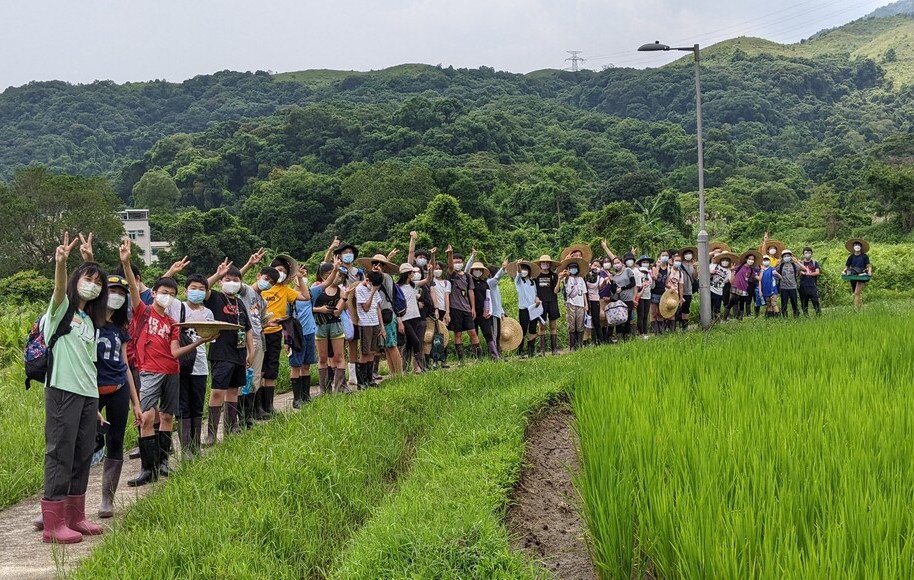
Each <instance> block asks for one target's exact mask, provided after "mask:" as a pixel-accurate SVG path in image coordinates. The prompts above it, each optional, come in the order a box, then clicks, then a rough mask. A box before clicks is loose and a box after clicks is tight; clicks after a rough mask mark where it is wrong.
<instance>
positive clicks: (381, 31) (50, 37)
mask: <svg viewBox="0 0 914 580" xmlns="http://www.w3.org/2000/svg"><path fill="white" fill-rule="evenodd" d="M886 3H888V0H875V1H870V2H866V1H862V0H834V1H831V2H828V1H823V0H805V1H804V0H768V1H767V2H760V1H758V0H751V1H750V0H690V1H688V2H686V1H684V0H681V1H679V2H674V1H672V0H581V1H578V2H572V1H568V0H447V1H444V0H333V1H324V2H314V1H307V0H259V1H256V2H254V1H250V0H248V1H245V0H3V2H2V4H0V7H2V8H0V10H2V12H0V14H2V16H3V27H2V30H3V41H2V46H3V48H2V51H0V89H3V88H6V87H8V86H18V85H22V84H25V83H27V82H29V81H32V80H51V79H60V80H66V81H70V82H91V81H93V80H96V79H110V80H114V81H117V82H124V81H142V80H149V79H156V78H158V79H162V78H164V79H167V80H170V81H181V80H184V79H187V78H190V77H192V76H194V75H198V74H206V73H211V72H215V71H218V70H224V69H232V70H240V71H245V70H251V71H254V70H258V69H259V70H272V71H294V70H302V69H309V68H333V69H345V70H370V69H379V68H384V67H388V66H392V65H395V64H401V63H405V62H423V63H428V64H439V63H441V64H443V65H444V66H447V65H454V66H455V67H471V68H474V67H478V66H480V65H486V66H492V67H495V68H497V69H499V70H508V71H513V72H529V71H531V70H536V69H541V68H562V67H564V66H568V64H569V63H566V62H564V59H565V58H566V57H567V56H568V55H567V54H566V53H565V51H566V50H581V51H582V56H583V57H584V58H589V60H588V61H587V62H586V63H585V64H584V65H583V66H585V67H587V68H594V69H599V68H601V67H602V66H605V65H610V64H612V65H615V66H636V67H639V68H641V67H645V66H655V65H658V64H662V63H663V62H665V61H666V60H669V56H670V55H655V54H644V53H642V54H638V53H637V52H634V49H635V48H636V47H637V46H639V45H640V44H642V43H644V42H650V41H653V40H660V41H661V42H665V43H668V44H694V43H695V42H699V43H701V44H702V45H706V44H710V43H713V42H716V41H720V40H724V39H726V38H730V37H733V36H740V35H750V36H761V37H765V38H769V39H772V40H777V41H780V42H796V41H798V40H800V39H801V38H805V37H808V36H809V35H811V34H813V33H815V32H816V31H818V30H820V29H822V28H826V27H831V26H837V25H840V24H843V23H845V22H848V21H850V20H853V19H855V18H859V17H860V16H863V15H865V14H867V13H869V12H871V11H872V10H873V9H874V8H877V7H879V6H881V5H883V4H886Z"/></svg>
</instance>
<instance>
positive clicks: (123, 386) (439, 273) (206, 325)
mask: <svg viewBox="0 0 914 580" xmlns="http://www.w3.org/2000/svg"><path fill="white" fill-rule="evenodd" d="M417 238H418V234H417V232H411V233H410V242H409V250H408V255H407V256H406V260H405V262H403V263H401V264H399V265H397V264H396V263H394V261H393V260H394V258H395V257H396V256H397V254H398V252H397V251H396V250H394V251H392V252H390V253H389V254H387V255H383V254H375V255H373V256H371V257H360V256H359V251H358V248H357V247H356V246H355V245H353V244H347V243H341V242H340V241H339V240H338V239H334V241H333V242H332V244H331V245H330V247H329V248H328V249H327V251H326V254H325V256H324V259H323V261H322V262H321V264H320V265H319V266H318V268H317V272H316V274H315V277H314V279H313V280H311V279H310V278H309V273H308V271H307V269H306V268H304V267H302V266H301V265H300V264H299V262H298V261H297V260H295V259H294V258H292V257H291V256H289V255H285V254H280V255H277V256H275V257H274V258H273V259H272V261H271V262H270V263H269V265H264V264H262V262H263V259H264V257H265V251H264V250H263V249H261V250H258V251H257V252H254V253H253V254H252V255H251V256H250V258H249V259H248V260H247V262H246V263H245V264H244V265H243V266H241V267H240V268H239V267H237V266H235V265H234V264H233V262H231V261H229V260H228V259H226V260H225V261H223V262H222V263H221V264H220V265H219V266H218V268H217V269H216V271H215V272H213V273H212V274H211V275H209V276H206V275H203V274H199V273H194V274H190V275H187V276H186V277H185V278H184V282H183V294H184V297H185V298H184V300H180V299H179V298H178V295H179V285H178V283H177V281H176V279H175V277H176V276H177V275H178V274H179V273H181V272H182V271H184V270H185V269H186V268H187V266H188V265H189V262H188V261H187V260H186V259H184V260H180V261H178V262H175V263H174V264H173V265H172V266H171V268H169V270H168V271H167V272H166V273H165V275H163V276H162V277H160V278H158V279H157V280H155V282H154V283H153V285H152V286H151V287H147V286H146V285H145V284H144V283H143V278H142V276H141V273H140V271H139V270H138V269H137V268H136V267H135V266H134V265H133V264H131V261H130V258H131V251H132V248H131V243H130V240H129V239H125V240H123V242H122V243H121V246H120V262H121V263H120V267H119V268H118V270H117V272H116V273H114V274H111V275H109V274H107V273H105V272H104V271H103V269H102V268H101V267H100V266H99V265H98V264H96V263H95V262H94V261H93V250H92V235H91V234H89V236H88V237H83V236H82V235H81V234H80V236H79V238H78V239H74V240H70V238H69V235H68V234H64V236H63V239H62V242H61V244H60V246H59V247H58V248H57V251H56V256H55V260H56V267H55V279H54V293H53V296H52V298H51V301H50V304H49V306H48V309H47V311H46V313H45V315H44V316H43V317H42V319H41V321H40V323H39V324H40V328H41V331H42V333H43V335H44V337H46V338H47V339H49V340H47V344H48V370H47V378H46V383H45V385H46V390H45V413H46V420H45V440H46V453H45V461H44V495H43V499H42V501H41V512H42V514H41V516H40V517H39V518H38V519H36V521H35V524H36V526H37V527H39V528H42V529H43V530H44V531H43V539H44V541H46V542H60V543H72V542H78V541H81V539H82V536H83V535H84V534H100V533H102V528H101V527H100V526H98V525H97V524H95V523H92V522H91V521H89V520H88V519H87V518H86V514H85V492H86V487H87V483H88V476H89V467H90V464H91V458H92V455H93V452H94V451H95V445H96V437H97V435H98V434H103V435H104V446H105V457H104V467H103V480H102V500H101V505H100V506H99V509H98V515H99V517H102V518H107V517H111V516H112V514H113V511H114V504H113V502H114V494H115V491H116V490H117V487H118V484H119V481H120V474H121V469H122V466H123V462H124V435H125V432H126V429H127V426H128V423H130V422H131V421H130V418H131V416H132V417H133V422H134V423H135V424H136V426H137V427H138V429H139V449H138V451H139V458H140V461H141V470H140V473H139V475H138V476H137V477H136V478H134V479H131V480H129V481H128V482H127V485H129V486H142V485H146V484H148V483H150V482H153V481H156V480H157V479H158V478H160V477H164V476H167V475H168V474H169V473H170V470H171V467H170V464H169V458H170V457H171V455H172V445H173V443H172V441H173V438H172V432H173V430H175V428H176V427H177V429H176V430H177V431H178V438H179V441H180V445H181V450H182V454H183V455H184V457H185V458H186V459H192V458H194V457H195V456H196V455H197V454H198V453H199V452H200V449H201V447H204V446H207V445H212V444H214V443H215V442H216V440H217V437H216V436H217V431H218V428H219V426H220V422H221V423H222V426H223V433H224V435H230V434H232V433H235V432H237V431H239V430H241V429H243V428H247V427H250V426H251V425H252V424H253V422H254V421H256V420H266V419H269V418H270V417H271V416H272V415H273V414H274V413H275V408H274V393H275V389H276V385H277V380H278V379H279V375H280V366H281V365H280V361H281V358H282V356H283V353H286V355H287V356H288V361H289V367H290V374H289V378H290V381H291V386H292V392H293V407H295V408H300V407H301V406H302V405H304V404H306V403H307V402H308V401H309V400H310V397H311V384H312V380H311V374H312V367H314V366H316V367H317V374H318V380H317V383H318V389H319V391H320V393H321V394H330V393H346V392H351V390H352V388H353V387H354V388H355V389H363V388H368V387H372V386H375V385H377V383H378V381H379V380H380V379H381V376H380V374H379V371H380V367H379V363H380V361H381V359H384V360H386V366H387V371H388V373H389V374H390V375H392V376H397V375H402V374H409V373H421V372H426V371H428V370H430V369H432V368H433V367H435V366H441V367H446V366H447V361H448V359H449V356H448V348H449V346H450V345H453V353H454V355H455V357H456V360H457V361H458V362H460V363H462V362H463V361H464V360H465V359H466V358H468V357H472V358H477V359H478V358H483V357H488V358H491V359H501V358H503V357H504V356H505V355H506V354H508V353H509V352H511V351H514V352H515V353H516V354H517V355H518V356H520V357H533V356H536V355H537V354H540V355H545V354H546V353H547V352H551V353H552V354H556V353H557V352H558V350H559V341H558V330H557V325H558V321H559V319H560V318H561V316H562V309H561V308H560V304H561V303H564V312H565V319H566V323H567V328H568V337H569V347H570V348H571V349H572V350H574V349H578V348H580V347H582V346H583V345H585V344H588V343H590V344H603V343H610V342H615V341H617V340H619V339H623V340H624V339H628V338H632V337H635V336H637V335H639V334H640V335H641V336H642V337H645V338H646V337H648V336H649V335H650V334H651V333H654V334H662V333H665V332H671V331H674V330H676V329H677V328H679V329H685V328H687V327H688V324H689V319H690V315H689V312H690V309H691V307H692V297H693V296H694V295H696V294H697V293H698V286H699V285H698V274H699V271H698V262H697V260H696V258H697V253H698V250H697V249H696V248H694V247H688V248H682V249H673V250H663V251H661V252H660V253H659V255H658V256H656V258H654V257H651V256H647V255H640V256H637V257H636V254H637V251H636V249H635V248H632V249H631V251H630V252H627V253H625V254H623V255H621V256H619V255H616V254H614V253H613V252H612V251H611V250H610V248H609V247H608V245H607V244H606V242H605V241H603V242H602V243H601V247H602V250H603V254H604V255H603V257H600V258H596V259H595V258H594V255H593V252H592V249H591V247H590V246H589V245H586V244H576V245H573V246H571V247H569V248H566V249H565V250H564V251H563V252H562V253H561V255H560V257H559V260H553V259H552V257H551V256H549V255H542V256H540V257H539V258H538V259H536V260H524V259H520V260H515V261H508V260H507V259H505V260H504V261H502V263H501V264H499V265H486V264H484V263H483V262H482V261H479V260H478V257H479V256H478V252H476V251H475V250H474V251H472V252H471V253H470V254H469V256H467V257H464V256H463V255H462V254H460V253H458V252H455V251H454V250H453V248H452V247H451V246H448V247H447V248H446V249H445V251H444V254H443V255H440V254H439V252H438V250H437V248H431V249H428V250H422V249H417V248H416V241H417ZM77 245H79V251H80V253H81V255H82V258H83V263H82V264H81V265H80V266H79V267H78V268H76V270H74V271H73V272H72V273H71V274H69V275H68V274H67V262H68V258H69V255H70V253H71V252H72V250H73V249H74V248H75V247H76V246H77ZM848 248H849V250H850V251H851V254H850V256H849V257H848V261H847V265H846V269H845V271H844V274H845V275H846V277H847V278H848V279H849V280H850V281H851V285H852V290H853V291H854V294H855V299H856V300H858V301H859V299H860V296H861V292H862V288H863V285H864V284H865V282H866V280H867V279H868V276H869V275H870V274H871V273H872V266H871V265H870V263H869V258H868V257H867V254H866V252H867V250H868V245H867V244H866V242H865V241H863V240H850V241H849V242H848ZM252 269H256V273H255V274H254V275H253V276H251V277H250V283H246V282H245V281H244V280H245V278H246V277H247V274H248V272H249V271H251V270H252ZM820 274H821V267H820V264H819V263H818V262H817V261H816V260H814V259H813V256H812V250H811V249H810V248H804V250H803V253H802V257H801V258H799V259H795V258H794V255H793V252H791V251H790V250H789V249H787V248H786V247H784V245H783V244H782V243H781V242H779V241H777V240H771V239H769V238H768V236H767V234H766V235H765V238H764V239H763V241H762V244H761V246H760V248H759V249H758V250H755V249H752V250H749V251H747V252H744V253H743V254H741V255H737V254H735V253H733V252H732V251H730V248H729V247H728V246H727V245H726V244H723V243H714V244H711V247H710V267H709V276H710V291H711V301H712V304H711V307H712V311H713V312H714V314H715V316H719V317H723V318H728V317H731V316H734V317H736V318H741V317H743V316H745V315H749V314H751V313H752V312H753V311H754V313H755V315H756V316H757V315H758V314H759V312H760V310H761V308H762V307H764V308H765V312H766V315H767V316H776V315H779V314H782V315H784V316H786V315H787V307H788V306H790V308H792V310H793V313H794V316H799V309H798V305H797V304H798V299H799V302H800V303H801V304H802V308H803V311H804V312H808V306H809V304H810V303H811V304H812V306H813V308H814V310H815V312H816V313H817V314H818V313H820V311H821V310H820V304H819V298H818V287H817V279H818V277H819V275H820ZM506 276H507V277H509V278H510V279H512V280H513V283H514V287H515V289H516V292H517V305H518V311H517V319H514V318H513V317H511V316H509V313H507V312H506V311H505V307H504V301H503V299H502V294H501V292H502V285H501V280H502V279H503V278H505V277H506ZM547 334H548V341H547ZM451 335H453V337H452V338H451ZM466 337H468V341H467V340H465V338H466ZM207 344H208V345H209V346H208V347H207ZM208 384H209V387H210V394H209V397H208V399H207V397H206V390H207V385H208ZM204 407H207V409H204ZM204 410H206V418H207V424H206V425H205V426H204V425H203V418H204ZM102 411H104V416H103V415H102Z"/></svg>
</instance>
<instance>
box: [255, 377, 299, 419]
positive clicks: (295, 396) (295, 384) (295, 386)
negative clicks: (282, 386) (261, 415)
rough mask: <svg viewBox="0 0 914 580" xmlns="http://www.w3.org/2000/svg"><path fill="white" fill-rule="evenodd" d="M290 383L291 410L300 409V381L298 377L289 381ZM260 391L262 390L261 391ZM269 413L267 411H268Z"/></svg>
mask: <svg viewBox="0 0 914 580" xmlns="http://www.w3.org/2000/svg"><path fill="white" fill-rule="evenodd" d="M289 381H290V382H291V383H292V408H293V409H301V405H302V393H301V390H302V380H301V379H300V378H299V377H292V378H291V379H289ZM261 390H262V389H261ZM268 412H269V411H268Z"/></svg>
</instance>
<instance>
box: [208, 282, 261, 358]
mask: <svg viewBox="0 0 914 580" xmlns="http://www.w3.org/2000/svg"><path fill="white" fill-rule="evenodd" d="M203 305H204V306H206V307H207V308H209V309H210V310H212V311H213V318H214V319H216V320H217V321H219V322H229V323H231V324H239V325H241V327H242V329H243V330H242V332H246V331H248V330H251V321H250V320H249V319H248V310H247V308H245V306H244V302H242V301H241V300H239V299H238V297H235V298H229V297H228V296H226V295H225V294H223V293H222V292H216V291H215V290H214V291H212V292H210V294H209V298H207V299H206V300H205V301H204V302H203ZM238 333H239V331H238V330H223V331H222V332H220V333H219V336H218V337H217V338H216V340H214V341H213V343H212V345H210V347H209V357H208V358H209V360H210V361H229V362H233V363H235V364H240V365H243V364H244V363H245V358H246V357H247V342H246V339H245V342H243V343H242V342H241V337H240V336H239V334H238ZM239 344H244V345H245V346H243V347H240V346H239Z"/></svg>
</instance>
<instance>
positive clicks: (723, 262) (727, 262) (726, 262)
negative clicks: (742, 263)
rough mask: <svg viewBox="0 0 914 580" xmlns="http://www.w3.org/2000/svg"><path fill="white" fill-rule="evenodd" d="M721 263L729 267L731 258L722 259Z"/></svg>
mask: <svg viewBox="0 0 914 580" xmlns="http://www.w3.org/2000/svg"><path fill="white" fill-rule="evenodd" d="M720 265H721V266H722V267H724V268H729V267H730V260H721V261H720Z"/></svg>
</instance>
